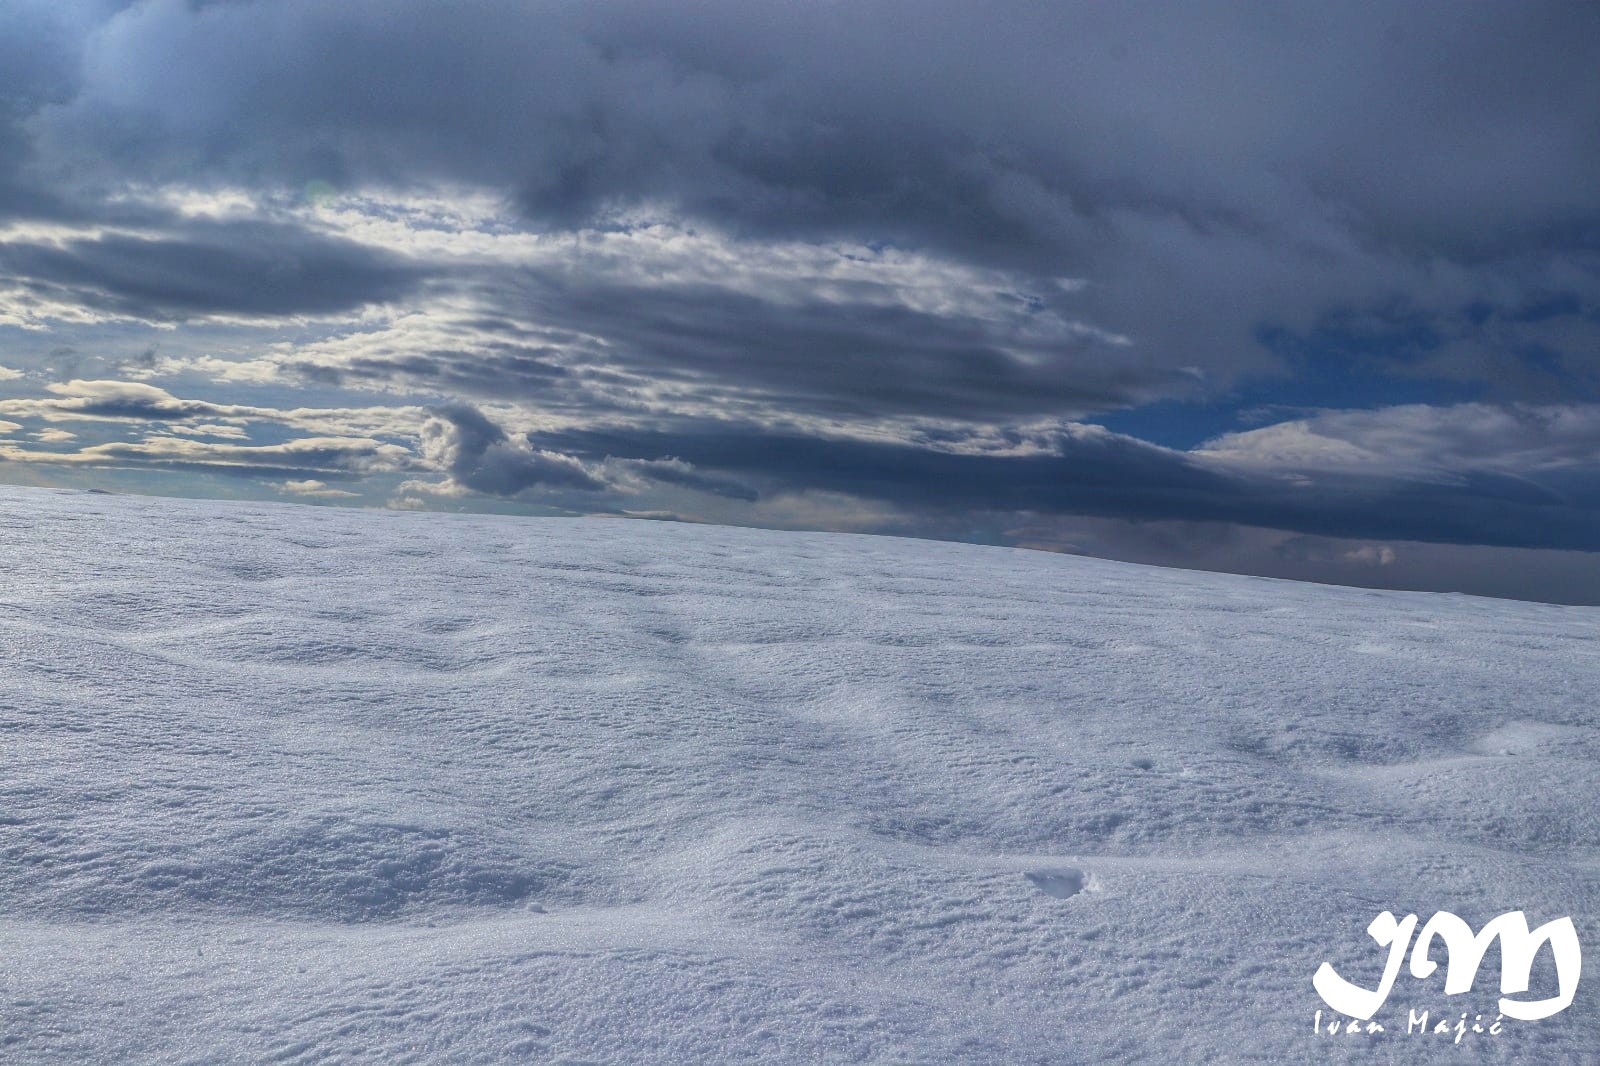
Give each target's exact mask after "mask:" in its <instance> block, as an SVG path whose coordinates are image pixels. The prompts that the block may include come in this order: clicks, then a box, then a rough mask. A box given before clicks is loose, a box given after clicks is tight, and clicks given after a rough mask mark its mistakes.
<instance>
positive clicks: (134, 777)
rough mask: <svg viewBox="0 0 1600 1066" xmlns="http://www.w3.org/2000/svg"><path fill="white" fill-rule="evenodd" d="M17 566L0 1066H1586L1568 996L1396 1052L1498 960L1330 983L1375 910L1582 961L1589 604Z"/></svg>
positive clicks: (396, 567) (203, 546)
mask: <svg viewBox="0 0 1600 1066" xmlns="http://www.w3.org/2000/svg"><path fill="white" fill-rule="evenodd" d="M0 549H3V550H0V568H3V573H4V580H3V582H0V649H3V655H4V658H3V663H4V666H3V668H0V744H3V749H0V750H3V752H4V766H5V773H4V775H3V776H0V858H3V860H4V865H3V866H0V960H3V962H0V1060H4V1061H6V1062H8V1063H9V1062H19V1063H22V1062H91V1061H93V1062H110V1061H123V1062H150V1063H172V1062H193V1063H200V1062H219V1061H237V1062H258V1061H278V1062H333V1061H339V1062H348V1061H369V1062H382V1063H397V1062H435V1061H462V1062H483V1061H500V1060H529V1059H532V1060H547V1061H557V1062H628V1063H635V1062H661V1063H683V1062H697V1061H763V1062H786V1061H793V1062H1040V1063H1046V1062H1048V1063H1057V1062H1061V1063H1077V1062H1082V1063H1100V1062H1114V1061H1139V1060H1144V1061H1153V1062H1180V1061H1193V1062H1200V1061H1260V1062H1293V1061H1311V1060H1324V1059H1328V1058H1333V1059H1336V1060H1337V1059H1343V1058H1348V1059H1350V1060H1352V1061H1369V1062H1370V1061H1379V1062H1412V1061H1419V1060H1431V1059H1433V1058H1439V1059H1448V1060H1452V1061H1453V1060H1455V1059H1458V1058H1459V1057H1460V1056H1461V1055H1463V1054H1471V1055H1472V1056H1474V1057H1475V1059H1476V1060H1486V1061H1506V1062H1512V1061H1539V1062H1560V1061H1570V1062H1595V1061H1600V1015H1597V1014H1596V1010H1595V1008H1596V1006H1597V1002H1596V989H1597V988H1600V980H1596V979H1594V978H1592V977H1591V979H1590V981H1589V983H1586V984H1581V985H1580V987H1579V990H1578V995H1577V1000H1576V1002H1575V1003H1574V1004H1573V1005H1572V1007H1570V1008H1569V1009H1568V1010H1567V1011H1565V1012H1563V1013H1562V1014H1560V1015H1558V1016H1556V1017H1554V1018H1550V1019H1548V1020H1546V1021H1543V1022H1538V1023H1513V1024H1511V1025H1510V1026H1508V1027H1507V1028H1506V1030H1505V1031H1504V1032H1502V1033H1501V1034H1499V1035H1497V1036H1493V1037H1490V1036H1487V1035H1485V1036H1475V1035H1472V1034H1469V1035H1468V1038H1467V1039H1468V1041H1470V1042H1471V1046H1470V1048H1467V1049H1465V1050H1464V1049H1463V1048H1461V1047H1456V1046H1454V1045H1453V1044H1452V1043H1451V1042H1450V1039H1449V1038H1444V1037H1437V1036H1435V1037H1427V1038H1424V1037H1420V1036H1406V1035H1405V1034H1404V1033H1403V1032H1401V1033H1395V1032H1393V1031H1392V1030H1393V1029H1394V1028H1395V1026H1394V1025H1393V1024H1392V1023H1393V1022H1394V1021H1395V1020H1396V1017H1395V1015H1394V1013H1393V1012H1394V1011H1395V1010H1396V1009H1397V1010H1398V1021H1399V1028H1400V1029H1402V1030H1403V1029H1404V1023H1405V1018H1406V1008H1408V1007H1414V1008H1416V1009H1418V1010H1424V1009H1426V1010H1431V1011H1432V1012H1433V1015H1434V1017H1435V1018H1438V1017H1441V1016H1448V1017H1449V1018H1450V1019H1451V1020H1454V1018H1455V1017H1456V1016H1457V1015H1458V1014H1459V1013H1461V1012H1462V1011H1468V1012H1472V1013H1474V1014H1475V1013H1479V1012H1487V1013H1488V1015H1489V1017H1491V1018H1492V1016H1493V1014H1494V1013H1495V1002H1496V999H1497V997H1498V995H1499V988H1498V983H1497V982H1496V980H1495V977H1496V968H1497V965H1498V961H1499V959H1498V951H1497V950H1493V951H1491V952H1490V954H1489V956H1488V958H1487V961H1486V964H1485V967H1484V971H1483V973H1482V974H1481V975H1480V977H1479V979H1478V982H1477V984H1476V986H1475V988H1474V991H1473V992H1472V993H1471V994H1468V995H1461V996H1446V995H1445V994H1444V993H1443V976H1444V973H1443V970H1444V968H1443V967H1441V968H1440V972H1439V973H1437V974H1436V975H1435V976H1434V977H1433V978H1430V979H1429V980H1427V981H1420V980H1416V979H1413V978H1411V977H1410V976H1409V975H1408V974H1403V975H1402V977H1401V978H1400V982H1399V983H1398V984H1397V985H1396V988H1395V991H1394V993H1393V995H1392V996H1391V1000H1390V1004H1391V1006H1390V1008H1388V1009H1389V1011H1390V1013H1388V1014H1386V1015H1384V1016H1382V1017H1380V1019H1379V1020H1380V1021H1384V1022H1386V1023H1391V1024H1390V1029H1391V1031H1390V1032H1388V1033H1385V1034H1379V1035H1373V1036H1359V1037H1343V1036H1341V1037H1337V1038H1334V1037H1327V1036H1318V1035H1317V1034H1315V1033H1314V1032H1313V1031H1312V1026H1313V1012H1314V1011H1315V1010H1316V1009H1318V1008H1320V1007H1323V1006H1324V1005H1323V1004H1322V1002H1321V1001H1320V999H1319V998H1318V996H1317V995H1316V993H1315V992H1314V991H1313V989H1312V986H1311V975H1312V973H1313V972H1314V971H1315V970H1316V968H1317V967H1318V965H1319V964H1320V963H1321V962H1323V961H1325V960H1326V961H1330V962H1332V963H1333V964H1334V965H1335V966H1336V967H1337V968H1338V969H1339V972H1340V973H1342V974H1344V975H1346V976H1347V977H1349V978H1350V979H1352V980H1358V981H1360V982H1362V983H1364V984H1367V985H1369V986H1371V985H1375V984H1376V983H1377V976H1378V973H1379V972H1380V970H1381V963H1382V959H1381V958H1380V955H1379V951H1378V949H1377V948H1376V947H1375V945H1373V943H1372V942H1371V941H1370V940H1368V939H1367V938H1366V934H1365V929H1366V926H1367V923H1368V922H1370V921H1371V920H1372V918H1373V917H1374V916H1375V915H1376V914H1377V913H1378V912H1379V911H1380V910H1386V909H1387V910H1392V911H1394V912H1395V913H1396V914H1399V915H1404V914H1407V913H1418V914H1419V915H1421V917H1422V919H1423V920H1426V919H1427V917H1428V916H1430V915H1431V914H1432V913H1433V912H1434V911H1437V910H1450V911H1453V912H1454V913H1457V914H1459V915H1461V916H1462V917H1464V918H1466V919H1467V920H1468V921H1469V922H1470V923H1471V924H1472V925H1473V926H1474V928H1477V927H1479V926H1481V925H1482V924H1483V923H1484V922H1485V921H1487V920H1488V919H1489V918H1492V917H1494V916H1495V915H1498V914H1500V913H1502V912H1505V911H1509V910H1517V909H1521V910H1525V911H1526V912H1527V914H1528V916H1529V919H1530V921H1533V922H1543V921H1548V920H1552V919H1554V918H1558V917H1562V916H1567V915H1570V916H1571V917H1572V918H1573V920H1574V922H1575V923H1576V924H1577V927H1578V932H1579V935H1580V938H1581V940H1582V942H1583V943H1584V945H1585V946H1586V947H1588V946H1592V945H1595V944H1600V922H1597V919H1596V905H1595V901H1596V899H1597V893H1600V802H1597V801H1600V765H1597V757H1600V699H1597V695H1600V624H1597V623H1600V610H1596V609H1593V608H1570V607H1553V606H1544V605H1534V604H1525V603H1514V602H1505V601H1492V600H1482V599H1473V598H1469V597H1461V596H1433V595H1425V594H1398V593H1381V592H1370V591H1364V590H1355V589H1342V588H1330V587H1323V586H1313V585H1304V584H1295V583H1288V582H1278V581H1269V580H1262V579H1250V578H1240V577H1230V576H1220V575H1210V574H1201V573H1192V572H1186V571H1177V570H1163V569H1154V568H1145V567H1138V566H1132V565H1124V564H1115V563H1109V562H1100V561H1094V560H1088V559H1079V558H1068V557H1061V556H1051V555H1046V554H1042V553H1034V552H1026V551H1015V550H1007V549H998V548H983V547H975V546H969V545H953V544H941V543H925V542H915V541H905V540H895V539H889V538H875V537H854V536H839V535H826V534H792V533H774V532H765V531H756V530H741V529H727V528H720V527H694V526H684V525H666V524H658V523H642V522H625V521H609V520H558V519H548V520H537V519H510V518H497V517H463V516H442V515H414V514H398V513H383V512H357V511H350V510H335V509H318V508H306V507H293V506H273V505H255V504H218V503H201V502H188V501H176V500H154V499H140V498H128V497H113V496H106V495H89V494H85V493H76V492H59V491H44V490H28V489H15V488H8V489H0ZM1547 962H1548V953H1546V954H1545V955H1544V956H1542V959H1541V967H1540V968H1538V969H1536V975H1539V974H1542V973H1543V970H1544V969H1547V968H1548V967H1545V966H1544V963H1547ZM1539 991H1540V985H1539V982H1538V980H1536V982H1535V989H1534V993H1539ZM1545 994H1548V993H1545ZM1324 1013H1325V1014H1326V1013H1327V1012H1326V1011H1325V1012H1324Z"/></svg>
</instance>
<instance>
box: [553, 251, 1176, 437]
mask: <svg viewBox="0 0 1600 1066" xmlns="http://www.w3.org/2000/svg"><path fill="white" fill-rule="evenodd" d="M528 298H529V301H530V306H531V307H532V309H533V313H534V314H535V315H536V316H537V317H538V318H539V319H540V320H541V321H546V322H552V323H557V324H560V325H563V326H566V327H568V328H570V329H574V330H581V331H583V332H586V333H592V334H595V335H598V336H600V337H603V338H604V339H605V342H606V349H605V356H606V358H607V359H608V360H610V361H611V362H612V363H613V364H614V365H616V366H618V367H620V368H623V369H625V370H627V371H629V372H631V373H633V374H636V375H640V376H643V377H644V378H646V379H649V380H679V381H685V382H691V381H704V382H712V383H716V384H719V385H722V386H724V387H726V388H730V389H741V390H747V391H749V392H751V393H754V394H758V395H762V396H765V397H766V398H768V399H770V400H771V401H773V403H774V407H775V408H776V409H780V410H783V411H785V412H791V413H806V414H816V415H821V416H828V417H853V418H872V417H884V416H896V415H905V414H916V415H922V416H926V417H953V418H964V419H975V420H988V419H1008V418H1017V417H1026V416H1030V415H1037V414H1040V413H1057V414H1065V413H1077V412H1086V411H1099V410H1107V409H1115V408H1118V407H1123V406H1127V405H1129V404H1133V403H1137V402H1140V401H1141V400H1144V399H1150V398H1155V397H1158V396H1162V395H1173V394H1178V395H1182V394H1185V393H1191V394H1192V393H1193V392H1194V391H1195V386H1196V381H1195V379H1194V376H1193V375H1192V374H1188V373H1185V372H1184V371H1181V370H1177V369H1173V368H1167V367H1161V366H1152V365H1150V363H1149V362H1148V361H1147V360H1145V359H1143V358H1141V357H1140V356H1139V355H1138V353H1136V352H1132V351H1128V350H1126V349H1121V348H1117V347H1115V346H1113V345H1110V344H1108V343H1107V342H1106V341H1105V340H1104V339H1103V338H1097V337H1095V336H1093V335H1072V334H1071V333H1065V332H1062V331H1060V330H1056V331H1051V332H1048V333H1045V334H1044V335H1042V336H1040V335H1034V336H1029V335H1028V334H1027V332H1026V329H1027V326H1028V324H1029V320H1028V316H1026V315H1019V316H1016V317H1012V318H1006V319H1001V320H998V321H997V320H995V319H992V318H979V317H976V316H973V315H970V314H963V313H960V312H952V311H948V310H946V311H943V312H941V313H935V312H929V311H923V310H919V309H916V308H912V307H906V306H898V305H894V304H885V303H870V302H866V301H864V300H859V299H857V300H851V299H849V298H848V296H846V297H845V298H839V299H830V300H826V301H824V300H804V301H798V302H782V301H777V300H773V299H769V298H767V297H765V296H763V295H761V294H758V293H742V292H733V291H729V290H727V289H725V288H715V287H712V286H704V285H702V286H689V285H684V286H675V285H670V284H663V285H637V284H627V285H624V284H616V283H607V282H606V281H605V280H604V279H601V278H590V279H578V280H565V279H559V278H545V279H541V283H540V284H538V285H536V286H531V287H530V289H529V297H528Z"/></svg>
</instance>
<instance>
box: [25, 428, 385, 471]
mask: <svg viewBox="0 0 1600 1066" xmlns="http://www.w3.org/2000/svg"><path fill="white" fill-rule="evenodd" d="M0 460H7V461H10V462H15V463H43V464H51V465H58V466H100V467H121V468H127V469H140V468H143V469H162V470H178V471H187V472H191V473H203V474H227V475H231V476H235V477H249V478H273V477H276V478H288V479H291V480H304V479H306V478H309V477H311V476H313V475H320V476H321V477H324V478H326V477H329V476H357V475H367V474H375V473H386V472H393V471H401V470H408V469H411V468H413V466H414V465H415V464H414V460H413V457H412V455H411V453H410V451H409V450H408V449H406V448H403V447H401V446H399V445H396V444H386V443H384V442H382V441H377V440H371V439H367V438H359V437H354V438H352V437H301V438H298V439H295V440H291V441H288V442H286V443H283V444H263V445H239V444H216V443H211V442H207V441H195V440H186V439H182V438H178V437H149V438H146V439H145V440H142V441H133V442H125V441H118V442H113V443H108V444H94V445H90V446H88V447H84V448H80V449H78V450H77V451H68V452H40V451H33V450H30V449H27V448H21V447H16V446H13V445H5V444H0Z"/></svg>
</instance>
